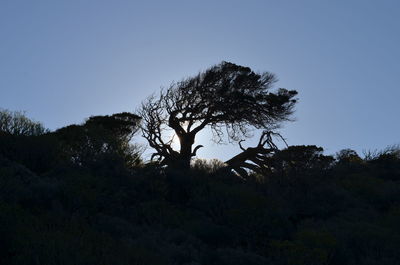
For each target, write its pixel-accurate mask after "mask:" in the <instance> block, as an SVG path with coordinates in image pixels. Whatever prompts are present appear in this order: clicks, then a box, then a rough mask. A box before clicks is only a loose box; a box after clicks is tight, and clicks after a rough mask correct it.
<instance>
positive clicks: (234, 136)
mask: <svg viewBox="0 0 400 265" xmlns="http://www.w3.org/2000/svg"><path fill="white" fill-rule="evenodd" d="M276 80H277V79H276V77H275V75H273V74H272V73H269V72H263V73H255V72H253V71H252V70H251V69H250V68H248V67H243V66H240V65H236V64H233V63H229V62H222V63H220V64H218V65H215V66H212V67H211V68H209V69H207V70H206V71H204V72H201V73H199V74H197V75H196V76H194V77H190V78H187V79H184V80H182V81H180V82H177V83H173V84H172V85H171V86H170V87H169V88H167V89H165V90H162V91H161V92H160V94H159V95H153V96H152V97H150V98H149V99H148V100H147V101H145V102H143V104H142V106H141V108H140V109H139V111H138V114H139V115H140V116H141V117H142V121H143V123H142V132H143V136H144V137H145V138H146V139H147V141H148V142H149V145H150V146H151V147H152V148H154V149H155V153H154V155H153V158H156V157H157V158H158V159H159V160H160V161H162V163H163V164H165V165H168V166H172V167H180V168H188V167H189V166H190V160H191V158H192V157H193V156H195V155H196V151H197V150H198V149H199V148H200V147H202V146H201V145H198V146H196V147H194V146H193V145H194V142H195V137H196V135H197V133H198V132H200V131H201V130H203V129H205V128H206V127H208V128H210V129H211V131H212V133H213V137H214V140H215V141H216V142H218V143H220V142H222V141H223V137H224V136H227V139H228V140H229V141H231V142H235V141H240V140H242V139H244V138H247V137H249V132H250V131H251V130H253V129H263V130H268V131H269V130H273V129H274V128H277V127H279V125H280V124H281V123H282V122H283V121H286V120H288V119H289V118H290V115H291V114H292V112H293V106H294V104H295V103H296V100H295V99H294V97H295V95H296V94H297V92H296V91H294V90H290V91H289V90H286V89H283V88H280V89H277V90H275V91H271V89H272V86H273V84H274V83H275V82H276ZM168 130H171V131H173V133H174V136H176V137H178V139H179V143H180V149H179V150H174V149H173V147H172V138H171V133H168Z"/></svg>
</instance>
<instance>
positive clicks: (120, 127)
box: [55, 112, 140, 165]
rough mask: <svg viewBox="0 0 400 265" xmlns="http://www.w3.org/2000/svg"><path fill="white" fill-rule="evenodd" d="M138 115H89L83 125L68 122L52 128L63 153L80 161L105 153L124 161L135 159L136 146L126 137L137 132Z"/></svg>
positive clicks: (86, 161)
mask: <svg viewBox="0 0 400 265" xmlns="http://www.w3.org/2000/svg"><path fill="white" fill-rule="evenodd" d="M139 121H140V117H139V116H137V115H135V114H132V113H128V112H123V113H117V114H113V115H111V116H92V117H90V118H89V119H88V120H87V121H86V122H85V123H84V124H83V125H70V126H67V127H64V128H61V129H59V130H57V131H56V132H55V134H56V135H57V137H58V139H59V140H60V141H61V144H62V146H63V150H64V155H66V156H67V158H68V159H69V160H71V161H72V162H74V163H76V164H79V165H82V164H87V163H91V162H96V161H98V160H99V159H101V158H103V157H104V156H105V155H113V154H115V155H117V157H119V158H123V159H124V160H125V162H127V163H128V164H134V163H135V161H136V162H137V159H138V154H137V150H134V149H135V148H134V147H133V146H132V145H131V144H130V140H131V139H132V137H133V135H134V134H135V133H136V132H137V130H138V128H139V126H138V124H139Z"/></svg>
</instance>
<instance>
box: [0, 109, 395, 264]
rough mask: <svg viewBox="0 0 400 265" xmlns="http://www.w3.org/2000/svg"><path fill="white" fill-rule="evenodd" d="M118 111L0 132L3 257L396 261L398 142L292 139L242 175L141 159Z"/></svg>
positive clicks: (30, 260)
mask: <svg viewBox="0 0 400 265" xmlns="http://www.w3.org/2000/svg"><path fill="white" fill-rule="evenodd" d="M122 116H123V115H122ZM120 117H121V115H119V116H118V115H117V116H110V117H109V116H105V117H103V118H101V117H95V118H92V119H89V120H88V121H87V122H86V123H85V124H82V125H73V126H72V127H71V126H69V127H66V128H63V129H60V130H58V131H56V132H52V133H49V132H43V134H37V135H36V134H33V135H30V134H29V135H19V134H12V133H10V132H7V131H5V132H3V133H1V134H0V263H1V264H8V265H14V264H24V265H26V264H37V265H44V264H48V265H52V264H68V265H69V264H76V265H80V264H82V265H83V264H85V265H86V264H104V265H112V264H118V265H121V264H149V265H157V264H192V265H194V264H207V265H212V264H215V265H217V264H226V265H228V264H229V265H239V264H240V265H252V264H254V265H256V264H276V265H281V264H282V265H284V264H285V265H289V264H293V265H300V264H307V265H310V264H338V265H339V264H340V265H342V264H368V265H371V264H379V265H381V264H390V265H392V264H399V263H400V254H399V251H398V246H399V245H400V227H399V225H398V224H399V223H400V153H399V150H398V149H396V148H393V149H388V150H386V151H383V152H380V153H370V154H368V155H367V156H366V157H365V158H360V157H359V156H358V155H357V153H355V152H354V151H351V150H344V151H342V152H340V153H339V154H338V155H337V156H336V157H331V156H326V155H324V154H323V152H322V151H323V150H322V148H319V147H316V146H291V147H289V148H287V149H285V150H282V151H279V152H276V154H274V156H273V157H271V161H270V163H271V164H270V165H271V170H270V172H269V173H268V174H253V175H250V177H249V178H248V179H246V180H243V179H241V178H238V177H237V176H236V175H235V174H233V173H231V172H230V171H227V170H224V168H223V165H222V163H220V162H218V161H208V162H207V161H204V160H197V161H194V163H193V165H192V167H191V169H190V170H180V171H179V170H168V169H165V168H163V167H160V166H159V165H157V164H151V163H149V164H144V163H143V162H141V161H140V159H139V158H138V157H139V155H138V153H137V149H135V148H134V146H130V147H129V148H128V146H127V142H126V141H125V140H124V139H126V138H125V137H129V136H130V135H131V133H133V132H134V131H135V128H133V127H132V128H130V129H129V128H127V127H125V126H124V122H123V121H124V120H125V118H127V119H128V118H131V119H133V120H134V119H135V117H134V116H129V115H125V116H123V117H125V118H124V119H122V122H121V118H120ZM118 121H119V122H118ZM111 123H115V125H116V126H117V125H118V126H120V127H119V128H120V130H117V132H121V134H119V133H116V131H115V130H114V129H115V128H116V127H114V126H111V127H112V128H113V129H110V127H109V126H108V125H107V124H111Z"/></svg>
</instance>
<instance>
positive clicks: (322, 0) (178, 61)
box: [0, 0, 400, 159]
mask: <svg viewBox="0 0 400 265" xmlns="http://www.w3.org/2000/svg"><path fill="white" fill-rule="evenodd" d="M399 14H400V1H398V0H393V1H390V0H380V1H378V0H375V1H368V0H360V1H354V0H347V1H345V0H342V1H341V0H336V1H327V0H315V1H308V0H304V1H299V0H292V1H285V0H279V1H278V0H274V1H272V0H271V1H269V0H263V1H251V0H249V1H243V0H241V1H234V0H230V1H217V0H214V1H205V0H203V1H190V0H186V1H174V0H171V1H133V0H127V1H122V0H107V1H105V0H63V1H62V0H47V1H45V0H36V1H31V0H26V1H21V0H1V1H0V36H1V39H0V40H1V41H0V92H1V93H0V107H2V108H7V109H10V110H26V111H27V114H28V116H30V117H32V118H34V119H35V120H38V121H42V122H43V123H44V124H45V126H47V127H49V128H51V129H56V128H59V127H62V126H65V125H68V124H71V123H80V122H82V121H83V120H84V119H85V118H86V117H89V116H91V115H103V114H112V113H116V112H121V111H133V110H135V109H136V108H137V107H138V106H139V104H140V102H141V101H142V100H144V99H145V98H146V97H147V96H148V95H150V94H151V93H152V92H154V91H158V90H159V88H160V86H168V85H169V84H170V83H171V81H173V80H180V79H181V78H183V77H187V76H190V75H193V74H196V73H197V72H198V71H200V70H203V69H206V68H207V67H209V66H211V65H213V64H216V63H219V62H220V61H222V60H226V61H231V62H234V63H237V64H241V65H244V66H249V67H251V68H252V69H254V70H258V71H271V72H274V73H276V74H277V75H278V77H279V82H278V83H277V86H278V87H285V88H288V89H296V90H298V92H299V100H300V102H299V104H298V106H297V110H296V113H295V118H296V119H297V121H295V122H293V123H290V124H286V125H285V126H284V128H282V130H281V132H282V134H283V135H284V136H285V137H286V138H287V140H288V142H289V144H293V145H295V144H315V145H318V146H322V147H324V148H325V150H326V153H328V154H332V153H335V152H336V151H338V150H340V149H343V148H352V149H355V150H357V151H359V152H362V150H368V149H376V148H378V149H382V148H384V147H386V146H387V145H391V144H398V143H400V122H399V114H400V106H399V99H400V89H399V84H400V15H399ZM205 138H207V137H206V136H201V137H200V138H199V139H197V140H199V141H201V140H203V141H204V140H205ZM205 145H206V147H205V148H204V149H201V150H200V151H199V156H202V157H208V158H210V157H219V158H222V159H224V158H228V157H229V156H230V155H231V154H233V153H234V152H235V150H236V149H234V148H233V147H229V146H223V147H221V148H216V147H215V146H214V147H212V144H211V143H208V142H206V143H205Z"/></svg>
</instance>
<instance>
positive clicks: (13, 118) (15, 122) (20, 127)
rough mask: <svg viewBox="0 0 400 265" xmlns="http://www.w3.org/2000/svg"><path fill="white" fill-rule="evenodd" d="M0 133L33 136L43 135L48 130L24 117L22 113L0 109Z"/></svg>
mask: <svg viewBox="0 0 400 265" xmlns="http://www.w3.org/2000/svg"><path fill="white" fill-rule="evenodd" d="M0 132H1V133H6V134H11V135H18V136H35V135H41V134H44V133H46V132H48V130H47V129H46V128H44V127H43V125H42V124H41V123H40V122H35V121H33V120H31V119H29V118H28V117H26V116H25V113H24V112H21V111H9V110H2V109H0Z"/></svg>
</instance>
